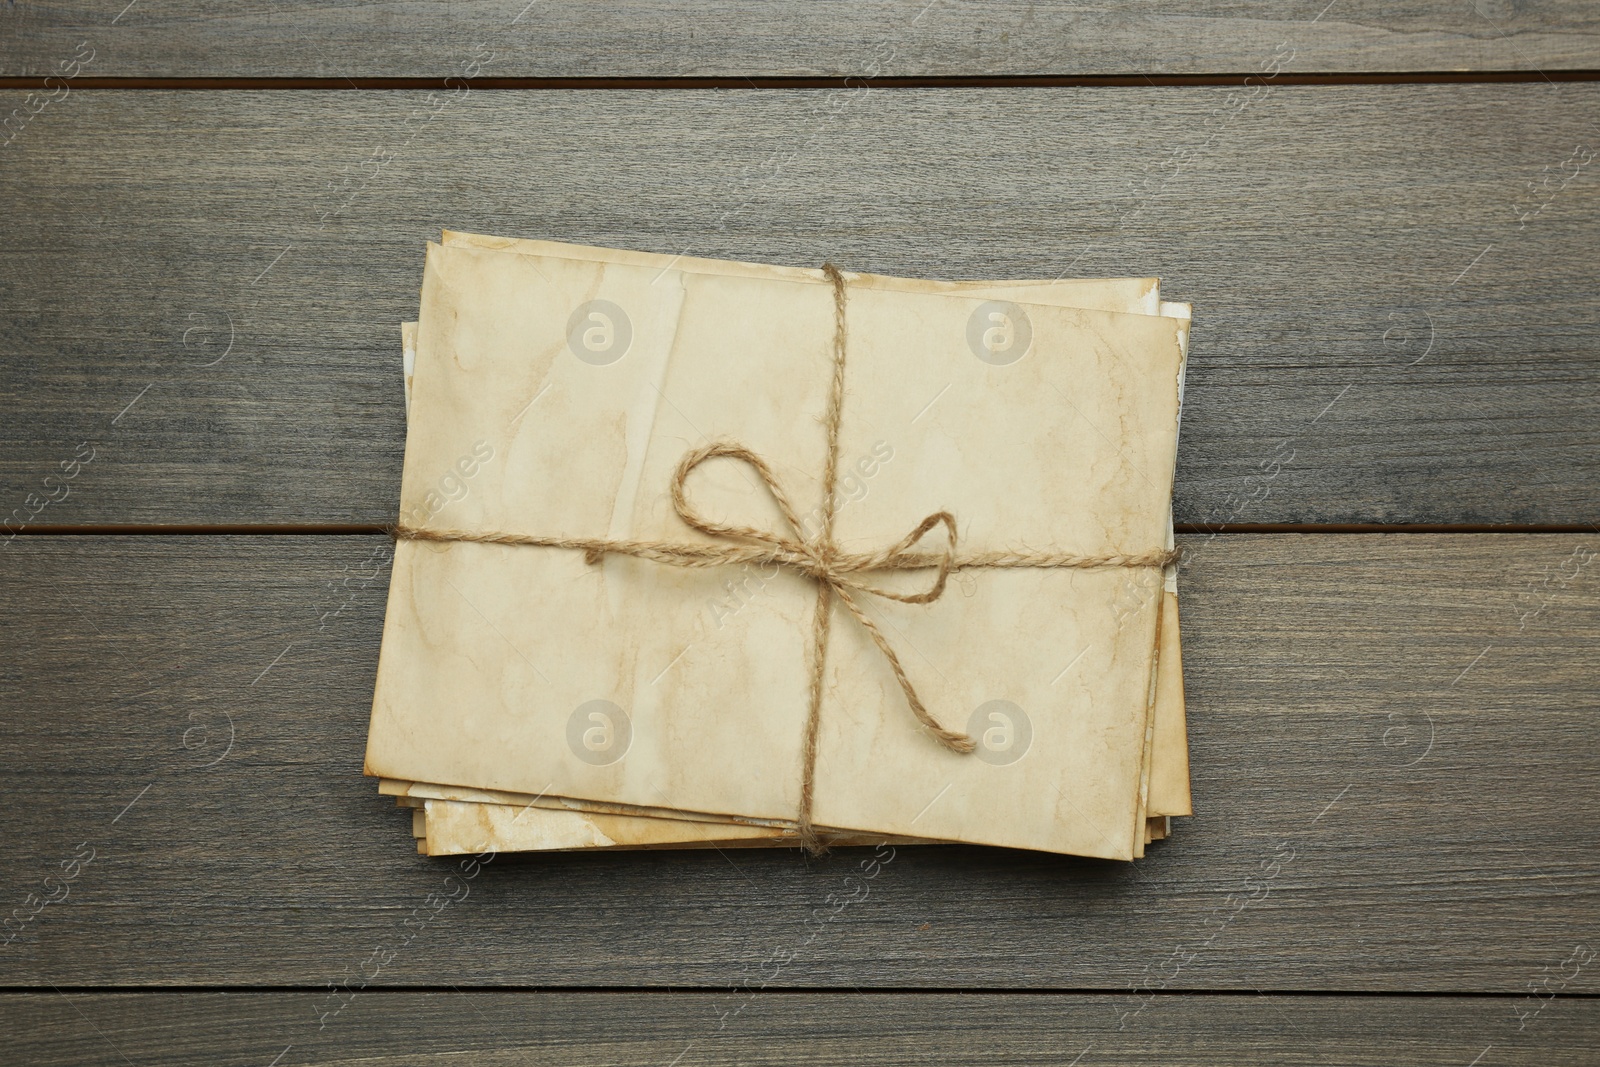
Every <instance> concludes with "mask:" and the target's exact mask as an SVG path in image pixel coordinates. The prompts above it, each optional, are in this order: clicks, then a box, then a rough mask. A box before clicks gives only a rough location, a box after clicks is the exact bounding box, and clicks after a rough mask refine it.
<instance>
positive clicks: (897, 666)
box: [395, 263, 1178, 853]
mask: <svg viewBox="0 0 1600 1067" xmlns="http://www.w3.org/2000/svg"><path fill="white" fill-rule="evenodd" d="M822 270H823V273H824V274H826V275H827V277H828V280H829V281H830V282H831V283H832V284H833V293H834V352H833V378H832V383H831V388H830V389H829V393H828V408H827V415H826V418H825V421H824V427H825V429H826V431H827V438H828V445H827V452H826V464H825V466H824V468H823V477H822V507H821V512H822V515H821V520H822V521H821V524H820V529H819V530H818V532H817V533H816V535H815V536H811V537H808V536H806V533H805V528H804V526H803V525H802V523H801V521H800V518H799V516H798V515H797V514H796V512H795V510H794V507H793V506H792V505H791V504H790V503H789V499H788V497H787V496H786V495H785V494H784V492H783V489H782V487H781V486H780V485H779V484H778V479H777V477H776V476H775V475H774V474H773V473H772V469H771V468H770V467H768V466H767V464H766V461H764V460H763V459H762V458H761V457H760V456H758V455H756V454H755V453H754V452H752V451H750V450H749V449H748V448H746V447H744V446H743V445H740V444H735V443H732V442H726V441H724V442H714V443H712V444H708V445H703V446H701V447H700V448H696V449H692V450H691V451H689V452H688V453H687V454H685V455H684V457H683V459H681V460H680V461H679V462H678V466H677V469H676V471H675V472H674V473H673V478H672V487H671V492H672V505H673V509H674V510H675V511H676V512H677V513H678V517H679V518H680V519H682V520H683V521H684V523H685V524H686V525H688V526H690V527H691V528H693V529H696V530H699V531H700V532H701V533H704V534H708V535H710V536H712V537H715V538H718V539H719V540H720V542H721V543H718V544H709V545H708V544H696V543H692V542H672V541H623V540H607V539H588V538H566V537H534V536H529V535H526V534H508V533H495V532H480V531H472V530H432V529H424V528H420V527H412V526H407V525H403V524H402V525H400V526H397V527H396V528H395V537H396V539H398V540H411V541H470V542H476V543H479V544H503V545H533V546H541V547H546V548H567V549H578V550H581V551H582V552H583V553H584V558H585V559H586V560H587V561H588V562H589V563H591V564H598V563H599V562H600V561H601V560H602V559H603V558H604V557H605V556H606V555H608V554H616V555H626V556H634V557H637V558H640V559H648V560H653V561H655V562H657V563H663V564H666V565H668V566H673V567H724V566H730V565H739V564H747V563H758V564H777V565H779V566H783V567H788V568H790V569H792V570H795V571H797V572H798V573H800V574H803V575H805V576H806V577H808V578H811V579H814V580H815V581H816V583H817V601H816V610H815V613H814V615H813V616H812V625H811V657H810V667H811V670H810V708H809V711H808V714H807V716H806V735H805V745H804V750H803V753H802V761H801V783H800V810H799V813H798V815H797V816H796V820H795V821H796V825H797V827H798V830H799V834H800V840H801V843H802V844H804V845H805V846H806V848H808V849H809V850H810V851H811V852H812V853H817V852H821V851H823V849H822V848H821V847H820V846H819V844H818V841H817V836H816V831H815V828H814V827H813V826H812V822H811V810H812V801H813V796H814V793H815V787H816V769H817V731H818V727H819V725H820V723H821V711H822V690H823V685H822V679H823V668H824V666H825V660H826V654H827V647H828V631H829V624H830V620H831V618H832V614H833V612H832V598H833V597H834V596H837V597H838V598H839V602H840V603H842V604H843V605H844V606H845V608H846V609H847V610H848V611H849V612H850V614H851V615H853V616H855V619H856V621H857V622H859V623H860V624H861V625H862V626H863V627H865V628H866V631H867V633H868V634H870V635H871V637H872V640H873V643H874V644H876V645H877V646H878V650H879V651H880V652H882V653H883V657H884V659H885V660H887V661H888V664H889V667H890V669H891V670H893V672H894V676H895V680H896V681H897V682H899V683H900V690H901V692H903V693H904V694H905V698H906V703H907V705H909V706H910V708H911V712H912V714H913V715H915V716H916V717H917V721H918V722H920V723H922V725H923V726H925V727H927V729H928V732H929V733H931V734H932V735H933V736H934V737H935V738H936V739H937V740H938V741H939V743H940V744H942V745H943V746H944V747H946V748H948V749H950V750H951V751H952V752H959V753H970V752H972V751H973V749H974V748H975V747H976V746H975V745H974V743H973V741H972V738H970V737H968V736H967V735H966V734H963V733H958V732H956V731H954V730H949V729H946V728H945V727H944V726H942V725H940V724H939V722H938V721H937V720H936V719H934V717H933V716H932V715H930V714H929V713H928V709H927V707H926V706H924V705H923V703H922V700H921V698H919V697H918V696H917V691H916V688H915V687H914V686H913V685H912V684H911V679H910V678H908V677H907V676H906V672H905V668H904V667H903V666H902V665H901V663H900V657H899V656H898V655H896V654H895V651H894V648H893V647H892V646H891V645H890V644H889V641H888V639H887V638H885V637H884V636H883V631H881V630H880V629H878V625H877V623H875V622H873V621H872V618H871V616H869V615H868V614H867V613H866V612H865V611H864V610H863V609H862V606H861V602H860V600H859V599H858V598H859V596H860V594H863V593H868V594H871V595H873V596H879V597H883V598H885V599H887V600H895V601H899V602H900V603H902V604H931V603H932V602H933V601H935V600H938V599H939V598H940V597H941V596H943V595H944V591H945V587H946V585H947V584H948V581H949V578H950V575H951V573H952V572H954V571H957V570H961V569H964V568H969V567H983V568H988V567H1075V568H1091V567H1155V568H1160V567H1164V566H1166V565H1167V564H1169V563H1172V562H1174V561H1176V559H1177V558H1178V553H1177V552H1176V551H1175V550H1174V551H1167V552H1147V553H1142V554H1137V555H1103V556H1083V555H1076V554H1072V553H1064V552H1009V551H1000V552H983V553H976V554H972V555H968V556H960V555H958V554H957V552H956V520H955V517H954V516H953V515H951V514H950V513H949V512H948V511H936V512H934V513H933V514H931V515H929V516H928V517H927V518H925V519H923V520H922V521H921V522H920V523H918V524H917V527H916V529H914V530H912V531H911V532H910V533H909V534H907V535H906V536H905V537H902V538H901V539H900V540H899V541H897V542H895V543H894V544H893V545H891V546H889V547H888V548H885V549H882V550H880V551H877V552H868V553H854V552H843V551H840V549H839V547H838V546H837V545H836V544H835V543H834V540H833V520H834V513H835V512H836V510H837V500H836V495H837V492H836V491H837V483H838V469H839V423H840V408H841V407H842V404H843V400H844V363H845V358H844V357H845V338H846V330H845V298H846V291H845V281H844V275H843V274H841V273H840V271H839V269H838V268H837V267H835V266H833V265H832V264H831V263H830V264H827V265H826V266H824V267H823V268H822ZM718 457H725V458H728V459H736V460H740V461H743V462H744V463H746V464H748V465H749V466H750V467H751V468H752V469H754V470H755V471H756V473H757V474H759V475H760V476H761V480H762V481H763V482H765V483H766V485H767V489H768V491H769V492H770V493H771V494H772V498H773V500H774V501H776V502H777V505H778V510H779V511H780V512H781V513H782V515H783V518H784V521H785V522H787V523H788V524H789V527H790V528H791V529H792V530H793V531H794V536H793V537H785V536H782V535H780V534H773V533H769V532H766V531H764V530H758V529H756V528H754V527H751V526H737V525H730V524H728V523H720V522H713V521H711V520H710V519H707V518H705V517H704V516H702V515H701V514H700V513H699V512H697V511H696V510H695V509H694V508H693V507H692V506H690V504H689V500H688V495H687V493H686V491H685V486H686V484H687V482H688V478H689V475H690V474H691V473H692V472H693V471H694V469H695V468H696V467H698V466H699V465H700V464H702V463H704V462H705V461H706V460H708V459H713V458H718ZM941 525H942V526H943V527H944V528H945V533H946V541H945V545H944V548H943V549H942V550H940V551H937V552H928V551H920V550H917V548H916V546H917V544H918V543H919V542H921V540H922V539H923V538H924V537H926V536H927V535H928V534H929V533H931V532H932V531H933V530H934V528H935V527H937V526H941ZM740 542H745V543H742V544H741V543H740ZM930 568H931V569H933V570H934V571H935V574H934V579H933V582H932V584H931V585H930V586H929V587H928V588H927V589H925V590H924V591H922V592H920V593H901V592H897V591H895V590H892V589H885V588H882V587H880V586H875V585H871V584H868V582H866V581H865V580H864V579H863V578H862V577H861V576H862V575H863V574H865V573H868V572H871V571H877V570H908V569H930Z"/></svg>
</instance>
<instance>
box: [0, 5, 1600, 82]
mask: <svg viewBox="0 0 1600 1067" xmlns="http://www.w3.org/2000/svg"><path fill="white" fill-rule="evenodd" d="M0 19H3V21H0V49H3V53H0V54H5V55H6V57H7V59H6V69H5V70H4V71H3V72H0V73H4V74H32V75H43V74H54V73H56V72H57V68H56V64H57V62H58V61H59V59H60V58H61V57H63V56H67V55H71V54H72V53H73V51H74V49H75V48H76V46H77V44H78V42H79V41H82V40H88V41H90V42H92V44H93V46H94V48H95V59H94V62H93V65H92V67H91V70H92V72H93V73H95V74H99V75H114V76H121V77H160V76H167V77H352V78H354V77H434V78H445V77H452V76H456V77H459V76H463V75H468V76H470V75H471V73H472V68H470V67H469V66H468V64H470V63H472V62H474V60H475V59H476V61H477V62H478V64H479V68H480V69H481V72H482V73H483V74H484V75H487V76H491V77H562V78H587V77H596V76H610V77H619V76H621V77H628V76H631V77H652V78H668V77H682V76H762V75H825V76H835V77H838V76H858V77H859V76H873V75H876V76H899V77H905V76H966V75H977V76H994V75H1038V74H1044V75H1052V74H1053V75H1074V74H1127V73H1142V74H1194V73H1219V72H1220V73H1253V72H1255V71H1257V70H1260V69H1261V66H1262V64H1263V62H1264V61H1265V60H1266V59H1267V58H1268V57H1270V56H1272V55H1273V54H1274V52H1275V50H1277V49H1280V48H1281V49H1283V54H1286V55H1287V54H1292V55H1293V60H1292V62H1291V64H1290V69H1292V70H1300V71H1445V70H1537V69H1544V70H1557V69H1563V68H1593V67H1597V66H1600V15H1597V13H1596V11H1595V9H1594V6H1593V5H1592V4H1587V3H1584V2H1582V0H1532V2H1520V0H1466V2H1454V0H1419V2H1412V3H1408V4H1406V5H1403V6H1402V7H1400V8H1398V9H1397V8H1396V6H1395V5H1394V4H1384V3H1382V2H1381V0H1334V2H1332V3H1330V2H1329V0H1294V2H1293V3H1281V2H1273V0H1181V2H1176V3H1165V4H1161V5H1159V6H1158V5H1154V4H1149V3H1142V4H1120V5H1116V4H1114V5H1102V6H1099V7H1095V8H1084V7H1081V6H1078V5H1068V4H1037V3H1027V2H1024V0H986V2H983V3H958V2H952V0H931V2H930V0H873V2H870V3H860V2H855V0H814V2H807V3H792V2H791V3H781V4H775V3H760V2H758V0H711V2H703V3H697V4H694V5H692V6H688V7H686V6H684V5H681V4H673V3H670V2H666V0H624V2H620V3H613V4H562V3H552V2H539V0H534V2H532V3H530V2H529V0H487V2H484V0H479V2H474V3H447V2H443V0H383V2H377V3H354V2H348V0H347V2H341V3H316V2H313V0H298V2H291V3H285V4H276V5H273V6H271V7H270V8H259V9H253V8H241V7H240V6H239V5H238V4H232V3H228V2H227V0H182V2H177V3H165V4H148V3H146V4H135V5H127V6H126V8H125V6H124V2H122V0H109V2H100V3H92V4H89V3H83V2H82V0H75V2H65V3H50V2H44V3H21V4H10V5H7V8H6V13H5V15H4V16H0ZM485 57H487V58H485Z"/></svg>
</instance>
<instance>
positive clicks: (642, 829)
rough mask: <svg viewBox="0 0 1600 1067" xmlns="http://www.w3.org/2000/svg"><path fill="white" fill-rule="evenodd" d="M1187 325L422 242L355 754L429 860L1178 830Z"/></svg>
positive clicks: (1147, 291) (908, 285)
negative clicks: (491, 853)
mask: <svg viewBox="0 0 1600 1067" xmlns="http://www.w3.org/2000/svg"><path fill="white" fill-rule="evenodd" d="M1188 328H1189V308H1188V306H1187V305H1183V304H1173V303H1167V302H1163V301H1162V300H1161V299H1160V295H1159V292H1158V286H1157V282H1156V280H1155V279H1151V278H1127V279H1097V280H1090V281H1084V280H1056V281H1048V282H1030V281H974V282H941V281H924V280H913V279H908V278H894V277H885V276H880V275H869V274H858V273H853V272H851V271H849V270H847V269H839V268H835V267H832V266H826V267H820V268H800V267H784V266H767V265H760V264H752V263H737V262H727V261H719V260H705V259H694V258H689V257H685V256H665V255H657V254H651V253H643V252H627V251H620V250H615V249H605V248H592V247H586V246H578V245H566V244H556V243H552V242H548V241H534V240H513V239H506V238H491V237H483V236H475V235H471V234H463V233H446V234H445V236H444V239H443V241H442V243H440V244H435V245H429V247H428V250H427V259H426V267H425V270H424V274H423V285H422V302H421V310H420V312H419V315H418V321H417V322H416V323H415V324H409V323H408V324H406V325H405V326H404V327H403V330H402V332H403V338H404V345H405V375H406V392H407V404H408V411H409V418H408V433H407V441H406V454H405V470H404V477H403V482H402V487H401V500H400V509H399V521H398V523H397V526H396V529H395V536H396V540H397V544H396V550H395V557H394V568H393V577H392V583H391V586H390V591H389V603H388V611H387V616H386V619H385V623H384V633H383V645H382V652H381V655H380V661H379V666H378V676H377V686H376V693H375V696H374V699H373V709H372V722H371V728H370V733H369V738H368V747H367V758H366V770H367V773H368V774H370V775H373V776H376V777H378V778H379V779H380V789H381V790H382V791H383V792H384V793H386V794H391V795H394V796H396V797H398V798H399V802H400V803H401V804H402V805H403V806H405V807H408V808H410V809H411V810H412V815H413V833H414V836H415V837H416V838H417V841H418V846H419V848H420V849H421V850H422V851H423V852H424V853H426V854H428V855H450V854H458V853H467V852H472V853H478V852H484V851H487V850H491V849H493V850H499V851H508V850H525V851H534V850H558V849H561V850H565V849H619V848H684V847H701V846H713V845H714V846H716V847H718V848H724V849H726V848H731V847H757V846H774V845H779V846H781V845H805V846H808V847H811V848H814V849H815V848H823V847H827V846H840V845H850V844H866V843H877V842H880V841H885V840H887V841H893V842H906V843H922V842H925V843H930V844H931V843H949V842H964V843H969V844H982V845H996V846H1005V847H1012V848H1026V849H1040V850H1045V851H1051V852H1061V853H1071V854H1075V855H1082V856H1098V857H1107V858H1113V859H1133V858H1136V857H1138V856H1141V855H1143V853H1144V848H1145V845H1146V844H1147V843H1149V842H1150V841H1152V840H1154V839H1158V838H1161V837H1164V836H1165V835H1166V833H1167V830H1168V819H1169V817H1170V816H1174V815H1186V814H1188V813H1189V774H1188V754H1187V743H1186V738H1185V726H1184V704H1183V687H1182V674H1181V669H1180V663H1179V642H1178V608H1177V595H1176V566H1175V558H1176V554H1175V552H1174V551H1173V540H1172V526H1171V499H1172V480H1173V466H1174V462H1175V458H1176V448H1177V436H1178V420H1179V406H1180V399H1181V394H1182V386H1183V370H1184V354H1185V350H1186V347H1187V344H1188Z"/></svg>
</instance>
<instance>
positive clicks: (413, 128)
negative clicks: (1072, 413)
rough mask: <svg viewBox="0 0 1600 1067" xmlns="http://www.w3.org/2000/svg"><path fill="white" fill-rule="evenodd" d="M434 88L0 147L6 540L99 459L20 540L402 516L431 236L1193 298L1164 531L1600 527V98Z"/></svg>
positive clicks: (74, 104)
mask: <svg viewBox="0 0 1600 1067" xmlns="http://www.w3.org/2000/svg"><path fill="white" fill-rule="evenodd" d="M3 96H4V94H0V97H3ZM5 99H8V100H15V99H17V97H14V96H12V97H5ZM427 100H428V97H427V94H421V93H410V92H399V93H376V92H374V93H350V92H346V93H335V92H321V93H318V92H293V93H291V92H262V93H231V92H230V93H194V92H190V93H162V92H138V93H122V92H93V93H90V92H74V93H71V94H70V95H69V96H67V97H66V98H65V99H62V100H60V101H57V102H56V103H54V104H52V105H50V106H49V107H47V108H46V109H45V110H44V111H42V112H41V113H40V114H39V115H37V116H35V117H34V119H33V121H32V123H31V124H30V125H28V126H27V127H26V128H24V129H23V130H22V131H21V133H20V135H19V136H17V138H16V139H15V140H14V141H13V142H12V143H11V144H10V145H8V146H6V147H5V148H4V149H3V150H0V152H3V153H4V158H3V159H0V163H3V166H0V196H3V197H4V200H5V203H6V204H7V205H8V208H9V225H8V231H7V240H6V241H5V242H4V245H3V247H0V287H3V307H4V314H3V319H0V330H3V335H0V340H3V344H4V349H5V351H6V353H7V354H8V355H9V356H10V357H12V365H11V370H10V372H9V373H8V374H7V375H6V376H5V379H4V381H3V383H0V401H3V403H4V404H5V408H6V411H7V418H6V419H5V420H4V422H3V424H0V516H6V515H15V514H16V512H15V509H17V508H23V509H24V510H23V511H22V512H21V514H22V515H23V516H24V517H26V515H27V513H28V511H29V510H31V509H34V508H37V506H38V505H37V504H36V503H32V504H30V503H29V498H28V494H30V493H39V492H40V487H41V479H42V478H43V477H44V476H46V475H49V474H52V473H54V472H55V470H56V468H57V467H58V465H59V464H60V463H61V462H62V461H64V460H66V459H68V458H69V457H70V456H71V455H72V454H73V452H74V451H75V449H76V448H77V446H78V445H79V444H80V443H83V442H88V443H90V445H91V446H92V447H94V448H96V449H97V458H96V459H95V460H94V461H93V463H92V464H90V465H89V466H88V467H86V468H85V469H84V470H83V472H82V474H81V476H80V477H79V478H78V480H77V481H76V482H75V483H74V486H75V490H74V492H73V494H72V496H71V497H70V499H67V500H64V501H62V502H60V503H58V504H53V505H50V506H49V507H47V508H45V509H44V510H43V511H42V512H40V514H39V515H38V516H37V517H35V518H34V519H33V520H32V521H33V522H36V523H50V524H69V525H71V524H78V525H82V524H95V523H123V522H127V523H229V522H254V523H319V522H361V523H379V522H384V521H388V520H391V519H392V518H393V517H394V514H395V507H396V501H397V499H398V495H399V492H398V485H399V475H400V458H401V450H402V445H403V434H404V427H403V419H402V414H401V404H402V401H401V386H400V374H399V369H398V360H399V357H398V348H399V334H398V328H397V324H398V323H399V322H400V321H401V320H403V319H407V318H412V317H414V316H415V314H416V305H417V287H418V284H419V281H420V272H421V268H422V245H423V242H424V241H425V240H427V239H429V238H430V237H433V238H436V237H437V235H438V232H439V229H440V227H442V226H448V227H453V228H459V229H466V230H476V231H480V232H489V233H502V234H509V235H536V236H543V237H551V238H557V239H567V240H577V241H584V242H592V243H599V244H609V245H616V246H622V247H637V248H644V249H650V250H657V251H664V252H668V253H678V252H685V251H687V252H690V253H695V254H702V255H713V256H726V257H733V258H749V259H763V260H769V261H776V262H786V263H798V264H814V263H820V262H823V261H824V260H828V259H832V260H834V261H836V262H840V263H843V264H847V265H849V266H852V267H855V268H859V269H864V270H873V271H880V272H889V273H902V274H908V275H914V276H939V275H946V276H965V277H1045V278H1050V277H1055V276H1058V275H1061V274H1063V273H1066V274H1070V275H1075V276H1107V275H1118V274H1122V275H1128V274H1131V275H1148V274H1159V275H1162V276H1163V277H1164V278H1165V280H1166V281H1165V290H1164V291H1165V292H1166V293H1168V294H1170V296H1171V297H1172V298H1176V299H1185V300H1192V301H1193V302H1194V304H1195V306H1196V309H1197V311H1196V326H1195V332H1194V347H1193V356H1192V359H1191V369H1190V373H1189V379H1188V404H1187V408H1186V412H1185V422H1184V430H1183V440H1182V445H1181V455H1180V462H1179V474H1178V486H1177V494H1176V509H1177V519H1178V521H1179V522H1183V523H1216V522H1258V523H1259V522H1300V523H1341V522H1413V523H1499V522H1518V523H1540V524H1567V525H1572V524H1579V523H1587V522H1593V521H1595V520H1596V518H1597V510H1596V506H1597V501H1600V491H1597V490H1600V448H1597V447H1596V445H1597V427H1600V325H1597V324H1600V285H1596V284H1595V269H1594V259H1593V255H1592V253H1593V249H1594V247H1595V243H1596V240H1597V238H1600V192H1597V190H1600V186H1597V184H1596V181H1595V175H1596V173H1597V171H1596V167H1597V166H1600V164H1596V163H1594V162H1585V161H1586V160H1592V159H1593V156H1594V154H1595V151H1596V150H1597V149H1596V147H1595V146H1597V145H1600V140H1597V136H1596V133H1595V129H1594V126H1593V125H1592V123H1591V120H1592V118H1593V115H1594V114H1595V113H1596V110H1597V105H1600V86H1596V85H1583V84H1568V85H1558V86H1552V85H1539V86H1533V85H1449V86H1425V85H1394V86H1376V87H1342V86H1325V87H1315V88H1279V89H1270V90H1265V91H1263V92H1262V93H1261V94H1260V95H1259V96H1258V97H1256V98H1254V99H1251V98H1249V97H1248V96H1245V95H1242V94H1241V93H1239V92H1237V91H1234V90H1229V89H1213V88H1189V89H1170V88H1169V89H1131V88H1129V89H1111V88H1102V89H1076V90H1073V89H1064V90H916V91H911V90H905V91H901V90H888V91H865V90H860V91H857V90H839V91H815V92H812V91H794V92H789V91H769V92H745V93H740V92H617V91H604V92H541V93H491V92H470V93H467V94H465V96H464V97H463V98H460V99H455V100H451V99H450V98H448V97H443V96H436V97H434V100H435V103H436V104H437V105H438V110H437V112H435V111H433V110H432V107H433V105H430V104H428V103H427ZM1584 153H1587V155H1585V154H1584ZM1563 164H1564V165H1563ZM1530 182H1531V183H1534V189H1533V190H1532V191H1530V189H1529V183H1530ZM1274 471H1276V474H1274V473H1273V472H1274Z"/></svg>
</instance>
